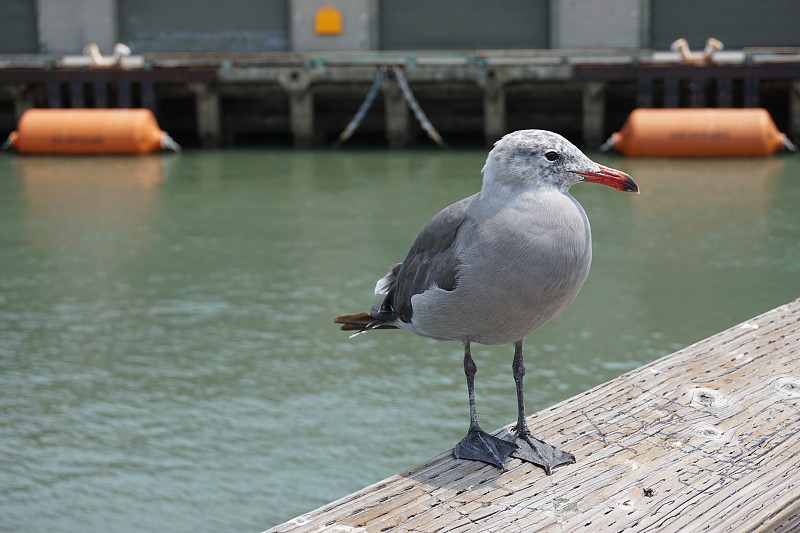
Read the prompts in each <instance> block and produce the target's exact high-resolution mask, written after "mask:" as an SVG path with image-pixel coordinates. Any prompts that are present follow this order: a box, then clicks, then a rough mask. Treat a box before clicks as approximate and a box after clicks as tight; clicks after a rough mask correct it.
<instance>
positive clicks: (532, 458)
mask: <svg viewBox="0 0 800 533" xmlns="http://www.w3.org/2000/svg"><path fill="white" fill-rule="evenodd" d="M515 432H516V435H517V449H516V450H514V451H513V452H512V453H511V456H512V457H516V458H517V459H522V460H523V461H527V462H529V463H533V464H535V465H536V466H541V467H542V468H544V471H545V473H546V474H547V475H548V476H549V475H551V474H552V473H553V469H554V468H556V467H557V466H561V465H568V464H573V463H575V456H574V455H572V454H571V453H569V452H565V451H563V450H559V449H558V448H556V447H555V446H551V445H550V444H547V443H546V442H544V441H541V440H539V439H537V438H536V437H533V436H531V434H530V433H529V432H528V431H526V430H523V431H515Z"/></svg>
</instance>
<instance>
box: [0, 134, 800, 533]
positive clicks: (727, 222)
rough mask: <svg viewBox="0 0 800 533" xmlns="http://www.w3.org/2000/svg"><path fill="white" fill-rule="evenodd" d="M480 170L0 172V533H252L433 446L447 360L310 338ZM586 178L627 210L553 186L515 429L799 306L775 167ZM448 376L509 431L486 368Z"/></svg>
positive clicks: (794, 164) (463, 414)
mask: <svg viewBox="0 0 800 533" xmlns="http://www.w3.org/2000/svg"><path fill="white" fill-rule="evenodd" d="M485 153H486V152H485V150H465V151H444V152H439V151H410V152H388V151H339V152H334V151H255V150H254V151H207V152H194V153H192V152H189V153H183V154H179V155H163V156H161V155H156V156H144V157H130V158H128V157H93V158H82V157H76V158H59V157H20V156H13V155H8V154H6V155H3V156H2V157H0V228H2V230H1V231H0V416H1V417H2V425H0V530H3V531H48V530H53V531H66V532H86V531H115V532H117V531H118V532H134V531H137V532H138V531H170V532H204V531H208V532H214V531H261V530H264V529H266V528H268V527H270V526H272V525H275V524H277V523H279V522H282V521H285V520H288V519H290V518H292V517H294V516H296V515H299V514H301V513H303V512H305V511H308V510H311V509H313V508H316V507H318V506H320V505H322V504H324V503H327V502H329V501H331V500H334V499H336V498H339V497H341V496H344V495H346V494H347V493H349V492H352V491H354V490H357V489H359V488H361V487H363V486H366V485H368V484H370V483H373V482H375V481H378V480H380V479H383V478H385V477H387V476H390V475H392V474H394V473H397V472H399V471H401V470H404V469H406V468H408V467H411V466H413V465H415V464H417V463H419V462H422V461H424V460H426V459H428V458H430V457H432V456H434V455H436V454H438V453H440V452H443V451H445V450H447V449H449V448H451V447H452V446H453V445H454V444H455V442H456V441H457V440H458V439H459V438H460V437H461V436H462V435H463V433H464V432H465V431H466V428H467V424H468V409H467V397H466V387H465V383H464V377H463V373H462V366H461V365H462V361H461V358H462V352H461V347H460V346H459V345H458V344H456V343H440V342H435V341H431V340H426V339H422V338H417V337H415V336H413V335H411V334H409V333H406V332H396V331H395V332H374V333H371V334H369V335H361V336H359V337H358V338H355V339H352V340H348V338H347V335H345V334H343V333H342V332H340V331H338V330H337V329H336V327H335V326H334V325H333V324H332V323H331V321H332V318H333V317H334V316H336V315H337V314H341V313H346V312H356V311H361V310H366V309H367V308H368V307H369V306H370V305H372V304H373V303H374V301H375V297H374V296H373V295H372V289H373V286H374V283H375V280H376V279H377V278H379V277H380V276H382V275H383V274H384V273H385V271H386V269H387V267H388V266H389V265H390V264H392V263H394V262H397V261H400V260H401V259H402V258H403V257H404V255H405V253H406V251H407V249H408V246H409V245H410V243H411V242H412V240H413V239H414V237H415V236H416V234H417V232H418V231H419V229H420V228H421V227H422V225H423V224H424V223H425V221H426V220H427V219H428V218H429V217H430V216H431V215H432V214H433V213H435V212H436V211H437V210H439V209H441V208H442V207H444V206H446V205H447V204H449V203H451V202H453V201H455V200H457V199H460V198H462V197H464V196H467V195H469V194H472V193H473V192H475V191H476V190H478V188H479V187H480V179H481V176H480V168H481V166H482V164H483V160H484V159H485ZM593 155H594V157H595V158H596V159H597V160H598V161H600V162H603V163H605V164H608V165H611V166H615V167H617V168H620V169H622V170H625V171H627V172H629V173H630V174H632V175H633V176H634V177H635V178H636V179H637V180H638V181H639V183H640V185H641V188H642V194H641V195H633V194H623V193H620V192H617V191H614V190H612V189H610V188H607V187H601V186H597V185H591V184H581V185H578V186H576V187H574V188H573V193H574V194H575V196H576V197H577V198H578V199H579V200H580V201H581V203H582V204H583V206H584V208H585V209H586V212H587V213H588V215H589V218H590V220H591V222H592V226H593V233H594V265H593V268H592V272H591V274H590V276H589V280H588V281H587V283H586V285H585V286H584V289H583V291H582V293H581V295H580V296H579V297H578V299H577V300H576V301H575V303H573V304H572V306H571V307H569V308H568V309H567V310H566V311H565V312H564V313H563V314H562V315H561V316H559V317H558V318H557V319H555V320H554V321H553V322H552V323H550V324H549V325H547V326H546V327H545V328H544V329H542V330H541V331H539V332H537V333H535V334H534V335H532V336H531V337H529V339H528V341H527V343H526V355H527V358H526V362H527V363H528V364H527V367H528V375H527V377H526V393H527V399H528V411H529V412H534V411H536V410H540V409H542V408H545V407H547V406H549V405H551V404H553V403H555V402H558V401H560V400H563V399H565V398H568V397H570V396H572V395H575V394H578V393H580V392H582V391H584V390H586V389H588V388H590V387H592V386H594V385H597V384H599V383H602V382H604V381H607V380H609V379H612V378H614V377H615V376H618V375H620V374H622V373H624V372H626V371H628V370H631V369H634V368H636V367H638V366H640V365H642V364H644V363H647V362H649V361H652V360H654V359H656V358H658V357H661V356H663V355H665V354H668V353H670V352H672V351H675V350H676V349H679V348H681V347H683V346H686V345H687V344H690V343H693V342H695V341H698V340H700V339H702V338H704V337H707V336H709V335H711V334H713V333H716V332H718V331H720V330H722V329H724V328H727V327H729V326H732V325H734V324H736V323H738V322H740V321H743V320H745V319H748V318H750V317H751V316H754V315H756V314H759V313H762V312H764V311H766V310H768V309H770V308H773V307H775V306H778V305H780V304H783V303H786V302H788V301H790V300H792V299H794V298H797V297H798V296H800V207H798V206H800V157H798V156H791V155H783V156H778V157H772V158H767V159H752V160H750V159H748V160H727V161H726V160H692V161H687V160H658V159H640V160H634V159H624V158H615V157H612V156H600V155H598V154H593ZM473 353H474V355H475V359H476V362H477V364H478V368H479V372H478V375H477V381H476V386H477V396H478V398H477V401H478V413H479V416H480V418H481V422H482V424H483V426H484V427H485V428H487V429H493V428H497V427H499V426H501V425H503V424H506V423H510V422H512V421H513V420H514V418H515V416H516V399H515V394H514V382H513V379H512V376H511V366H510V365H511V357H512V349H511V347H510V346H500V347H492V348H486V347H481V346H475V347H474V351H473ZM534 430H535V428H534ZM567 449H568V446H567ZM576 468H580V458H578V465H577V466H576Z"/></svg>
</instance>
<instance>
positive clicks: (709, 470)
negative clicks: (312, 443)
mask: <svg viewBox="0 0 800 533" xmlns="http://www.w3.org/2000/svg"><path fill="white" fill-rule="evenodd" d="M528 422H529V424H530V427H531V428H533V429H534V433H535V434H537V435H538V436H539V437H541V438H543V439H544V440H546V441H548V442H551V443H552V444H554V445H556V446H558V447H560V448H562V449H564V450H567V451H569V452H572V453H574V454H575V456H576V457H577V460H578V462H577V464H575V465H569V466H565V467H560V468H558V469H557V470H556V471H555V472H554V474H553V475H552V476H550V477H548V476H545V475H544V473H543V472H542V470H541V469H539V468H537V467H534V466H531V465H530V464H526V463H522V462H521V461H519V460H517V459H514V460H512V461H511V462H510V463H509V465H508V470H507V471H505V472H503V471H501V470H498V469H496V468H494V467H491V466H483V465H481V464H479V463H473V462H468V461H459V460H456V459H454V458H453V456H452V452H450V451H448V452H446V453H443V454H441V455H440V456H438V457H435V458H433V459H431V460H430V461H428V462H426V463H424V464H422V465H419V466H417V467H414V468H412V469H411V470H409V471H407V472H404V473H402V474H398V475H395V476H392V477H390V478H388V479H386V480H384V481H381V482H379V483H376V484H374V485H371V486H369V487H367V488H365V489H363V490H361V491H359V492H356V493H354V494H351V495H349V496H346V497H344V498H342V499H340V500H338V501H335V502H333V503H331V504H329V505H326V506H323V507H321V508H319V509H317V510H315V511H311V512H309V513H307V514H304V515H302V516H299V517H297V518H295V519H294V520H290V521H288V522H286V523H284V524H281V525H278V526H276V527H274V528H272V529H269V530H268V532H270V533H278V532H288V531H292V532H320V531H353V532H356V531H359V532H373V531H375V532H377V531H387V530H392V529H393V528H397V530H401V531H420V532H422V531H431V532H433V531H464V532H468V531H540V530H541V531H543V530H547V531H551V530H552V531H623V530H624V531H669V532H677V531H680V532H686V531H797V530H798V528H800V490H799V489H798V487H800V453H798V450H800V300H795V301H793V302H791V303H789V304H787V305H784V306H781V307H778V308H777V309H773V310H772V311H769V312H767V313H765V314H763V315H761V316H758V317H755V318H753V319H752V320H748V321H746V322H744V323H742V324H739V325H737V326H734V327H732V328H730V329H728V330H726V331H723V332H721V333H719V334H717V335H714V336H713V337H710V338H708V339H705V340H703V341H700V342H698V343H696V344H694V345H692V346H689V347H688V348H685V349H683V350H680V351H678V352H676V353H673V354H671V355H668V356H666V357H663V358H661V359H658V360H657V361H655V362H653V363H650V364H648V365H645V366H643V367H641V368H639V369H637V370H634V371H632V372H629V373H627V374H625V375H623V376H620V377H619V378H616V379H614V380H612V381H609V382H607V383H604V384H603V385H600V386H598V387H595V388H594V389H591V390H589V391H587V392H585V393H583V394H580V395H578V396H575V397H573V398H570V399H568V400H566V401H563V402H561V403H559V404H557V405H554V406H553V407H550V408H549V409H545V410H544V411H540V412H539V413H536V414H534V415H531V416H530V417H529V418H528ZM507 433H508V428H504V429H502V430H500V431H498V432H497V433H496V434H497V435H506V434H507ZM337 527H338V529H336V528H337Z"/></svg>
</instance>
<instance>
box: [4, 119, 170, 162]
mask: <svg viewBox="0 0 800 533" xmlns="http://www.w3.org/2000/svg"><path fill="white" fill-rule="evenodd" d="M6 144H7V145H10V146H12V147H13V148H16V149H17V151H19V152H20V153H23V154H144V153H148V152H155V151H157V150H160V149H162V148H167V149H170V150H175V151H178V150H180V147H179V146H178V144H177V143H176V142H175V141H174V140H172V138H171V137H170V136H169V135H167V133H166V132H163V131H161V129H160V128H159V127H158V123H157V122H156V118H155V116H153V113H152V112H151V111H150V110H149V109H28V110H27V111H25V113H23V114H22V117H20V119H19V125H18V127H17V131H15V132H12V133H11V135H9V138H8V141H6Z"/></svg>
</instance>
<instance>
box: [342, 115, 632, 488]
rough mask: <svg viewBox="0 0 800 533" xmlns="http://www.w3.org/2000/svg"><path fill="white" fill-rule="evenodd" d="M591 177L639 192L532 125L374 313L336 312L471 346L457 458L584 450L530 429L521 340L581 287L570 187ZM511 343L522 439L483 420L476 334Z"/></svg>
mask: <svg viewBox="0 0 800 533" xmlns="http://www.w3.org/2000/svg"><path fill="white" fill-rule="evenodd" d="M580 181H589V182H595V183H601V184H603V185H608V186H611V187H613V188H615V189H618V190H621V191H629V192H630V191H638V190H639V189H638V186H637V185H636V182H635V181H634V180H633V179H632V178H631V177H630V176H628V175H627V174H625V173H623V172H620V171H618V170H614V169H611V168H608V167H604V166H602V165H599V164H597V163H595V162H593V161H592V160H590V159H589V158H588V157H586V156H585V155H584V154H583V153H582V152H581V151H580V150H578V149H577V148H576V147H575V146H573V145H572V144H571V143H570V142H569V141H567V140H566V139H564V138H563V137H561V136H560V135H558V134H555V133H552V132H549V131H543V130H523V131H517V132H514V133H511V134H508V135H506V136H505V137H503V138H502V139H501V140H500V141H498V142H497V143H496V144H495V146H494V148H493V149H492V150H491V152H489V156H488V157H487V159H486V164H485V165H484V167H483V186H482V187H481V190H480V192H478V193H477V194H474V195H472V196H470V197H468V198H464V199H463V200H460V201H458V202H456V203H454V204H452V205H450V206H448V207H446V208H445V209H443V210H442V211H440V212H439V213H438V214H436V215H435V216H434V217H433V218H431V220H430V221H428V223H427V224H426V225H425V226H424V227H423V228H422V231H421V232H420V234H419V235H418V236H417V238H416V240H415V241H414V243H413V244H412V246H411V249H410V250H409V252H408V254H407V255H406V258H405V259H404V260H403V262H402V263H399V264H396V265H394V266H392V268H391V269H390V270H389V272H388V273H387V274H386V275H385V276H384V277H383V278H381V279H379V280H378V282H377V283H376V285H375V292H376V293H377V294H385V297H384V299H383V301H382V302H380V303H379V304H377V305H375V306H374V307H373V308H372V309H371V310H370V312H369V314H366V313H359V314H355V315H345V316H341V317H338V318H337V319H336V322H338V323H341V324H343V326H342V329H345V330H357V331H358V332H359V333H362V332H365V331H369V330H372V329H379V328H386V327H397V328H402V329H406V330H408V331H411V332H413V333H416V334H418V335H422V336H425V337H430V338H434V339H440V340H459V341H461V342H462V343H463V344H464V372H465V375H466V377H467V389H468V392H469V401H470V427H469V431H468V433H467V436H466V437H464V439H462V440H461V441H460V442H459V443H458V444H457V445H456V447H455V448H454V450H453V453H454V455H455V456H456V457H457V458H460V459H472V460H478V461H484V462H487V463H491V464H494V465H497V466H500V467H503V466H504V464H505V460H506V459H507V458H508V457H509V456H511V455H513V456H515V457H519V458H521V459H523V460H525V461H528V462H531V463H534V464H537V465H540V466H542V467H543V468H544V469H545V471H546V472H547V473H548V474H549V473H551V471H552V469H553V468H554V467H556V466H558V465H562V464H567V463H570V462H574V460H575V458H574V457H573V456H572V455H571V454H569V453H567V452H564V451H561V450H559V449H557V448H554V447H553V446H550V445H549V444H547V443H544V442H542V441H540V440H538V439H536V438H534V437H533V436H531V434H530V431H529V430H528V427H527V423H526V421H525V406H524V392H523V385H522V380H523V376H524V374H525V367H524V365H523V362H522V346H523V341H524V339H525V337H526V336H527V335H529V334H530V333H532V332H534V331H536V330H537V329H539V328H540V327H542V326H543V325H544V324H546V323H547V322H548V321H549V320H550V319H551V318H553V317H554V316H555V315H556V314H558V313H559V312H560V311H561V310H562V309H564V308H565V307H566V306H567V305H569V303H570V302H572V301H573V300H574V299H575V297H576V296H577V295H578V292H579V291H580V289H581V286H582V285H583V282H584V281H585V280H586V277H587V275H588V274H589V267H590V265H591V263H592V235H591V229H590V227H589V220H588V218H587V217H586V213H585V212H584V211H583V208H582V207H581V205H580V204H579V203H578V201H577V200H575V198H573V197H572V195H571V194H570V193H569V188H570V187H571V186H572V185H574V184H576V183H578V182H580ZM472 342H478V343H481V344H506V343H514V363H513V365H512V368H513V373H514V380H515V382H516V385H517V401H518V420H517V425H516V426H515V428H514V433H515V435H516V440H515V442H510V441H507V440H504V439H499V438H497V437H494V436H493V435H489V434H488V433H486V432H484V431H483V430H481V429H480V427H479V426H478V421H477V415H476V410H475V394H474V377H475V372H476V370H477V367H476V366H475V363H474V361H473V360H472V355H471V352H470V343H472Z"/></svg>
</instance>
